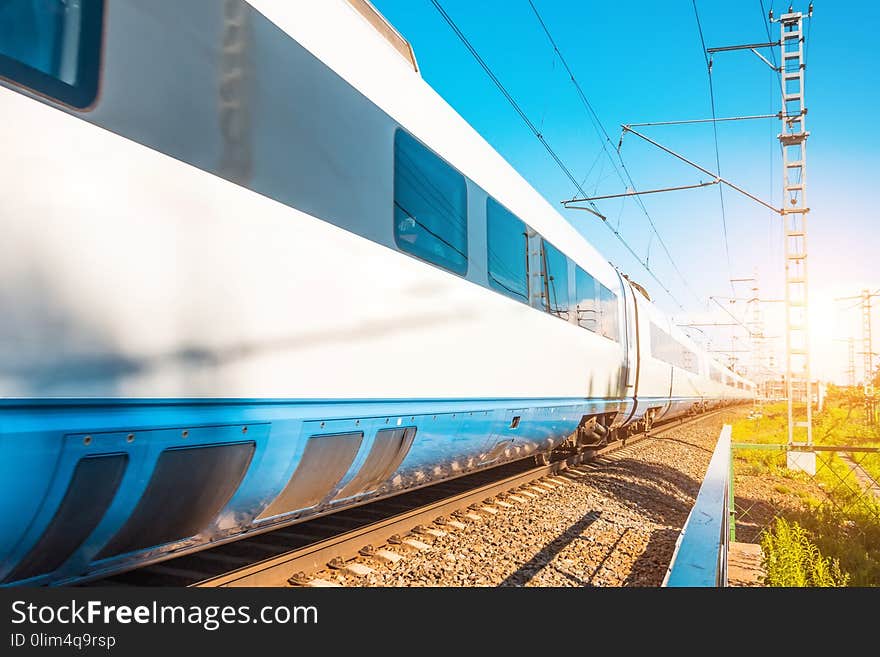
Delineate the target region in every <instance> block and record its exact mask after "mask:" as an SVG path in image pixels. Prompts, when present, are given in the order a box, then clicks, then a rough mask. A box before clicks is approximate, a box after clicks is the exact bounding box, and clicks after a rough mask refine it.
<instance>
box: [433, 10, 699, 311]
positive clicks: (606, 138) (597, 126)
mask: <svg viewBox="0 0 880 657" xmlns="http://www.w3.org/2000/svg"><path fill="white" fill-rule="evenodd" d="M528 3H529V7H531V9H532V13H534V14H535V18H537V20H538V23H539V24H540V26H541V29H542V30H543V32H544V34H545V35H546V37H547V40H548V41H549V42H550V45H551V47H552V48H553V51H554V52H555V53H556V56H557V57H559V61H560V63H561V64H562V66H563V67H564V68H565V71H566V73H568V77H569V80H570V81H571V83H572V85H573V86H574V88H575V91H576V92H577V95H578V98H580V101H581V103H582V104H583V106H584V109H585V110H586V111H587V116H588V117H589V119H590V122H591V124H592V125H593V129H594V130H595V131H596V134H597V136H598V137H599V141H600V142H601V144H602V150H603V151H604V152H605V154H606V155H607V156H608V160H609V161H610V162H611V166H612V167H613V168H614V171H615V173H616V174H617V176H618V178H620V182H621V183H623V184H624V186H626V185H627V183H628V185H629V187H630V188H632V189H633V190H635V189H636V184H635V181H633V179H632V176H631V175H630V172H629V169H627V167H626V164H625V163H624V161H623V156H622V155H621V154H620V150H619V149H614V143H613V142H612V141H611V136H610V135H609V134H608V131H607V130H606V129H605V126H604V125H603V124H602V121H601V120H600V119H599V115H598V114H597V113H596V110H595V109H594V108H593V105H592V103H590V101H589V99H588V98H587V95H586V93H585V92H584V90H583V87H582V86H581V84H580V83H579V82H578V80H577V77H575V74H574V71H572V69H571V67H570V66H569V65H568V61H567V60H566V59H565V56H564V55H563V54H562V51H561V50H559V46H558V45H556V40H555V39H554V38H553V35H552V34H551V33H550V29H549V28H548V27H547V23H546V22H545V21H544V19H543V17H542V16H541V13H540V12H539V11H538V8H537V7H536V6H535V3H534V2H533V1H532V0H528ZM435 4H436V3H435ZM609 144H610V145H611V148H612V149H614V151H615V152H616V153H617V159H618V162H619V165H620V169H618V164H617V163H616V162H615V161H614V158H613V156H612V155H611V153H610V152H609V151H608V145H609ZM621 170H622V171H623V173H624V174H625V175H626V180H624V178H623V175H621V173H620V171H621ZM579 191H581V190H579ZM584 196H586V194H584ZM635 199H636V202H637V203H638V205H639V207H640V208H641V210H642V213H643V214H644V215H645V218H646V219H647V220H648V224H649V225H650V226H651V230H652V231H653V233H654V235H656V236H657V241H658V242H660V246H661V247H662V248H663V251H664V252H665V253H666V257H667V258H668V259H669V262H670V263H671V264H672V267H673V269H674V270H675V272H676V274H678V276H679V278H680V279H681V281H682V283H684V286H685V288H686V289H687V290H688V291H689V292H690V293H691V294H692V295H693V296H694V298H695V299H696V300H697V301H698V302H699V303H702V299H701V298H700V297H699V296H698V295H697V294H696V292H694V290H693V288H692V287H691V286H690V283H689V282H688V280H687V278H685V276H684V274H683V273H682V272H681V269H679V267H678V264H677V263H676V262H675V259H674V258H673V257H672V254H671V253H670V251H669V248H668V247H667V246H666V242H665V241H664V240H663V237H662V236H661V235H660V232H659V231H658V230H657V226H656V225H655V224H654V220H653V219H652V218H651V215H650V213H649V212H648V209H647V208H646V207H645V204H644V203H643V202H642V199H641V198H640V197H639V196H636V197H635ZM639 262H640V263H641V264H642V266H643V267H645V268H646V269H647V270H648V271H649V273H651V275H652V276H653V272H650V268H648V267H647V266H646V265H647V261H646V262H641V260H640V261H639ZM654 278H655V280H656V277H654ZM676 303H678V302H677V301H676ZM678 305H679V306H681V304H680V303H679V304H678Z"/></svg>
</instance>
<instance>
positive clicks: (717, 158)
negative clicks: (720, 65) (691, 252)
mask: <svg viewBox="0 0 880 657" xmlns="http://www.w3.org/2000/svg"><path fill="white" fill-rule="evenodd" d="M691 2H692V3H693V5H694V17H695V18H696V19H697V31H698V32H699V33H700V43H701V44H702V46H703V59H705V60H706V75H707V76H708V78H709V101H710V105H711V106H712V134H713V135H714V137H715V168H716V170H717V171H718V175H719V176H720V175H721V156H720V153H719V150H718V122H717V121H716V117H715V88H714V85H713V84H712V62H710V61H709V54H708V53H707V52H706V41H705V39H704V38H703V26H702V24H701V23H700V12H698V11H697V0H691ZM718 198H719V200H720V201H721V230H722V232H723V234H724V255H725V256H726V257H727V278H728V279H729V278H730V276H731V271H732V267H731V265H730V245H729V243H728V240H727V213H726V211H725V209H724V188H723V187H721V186H720V185H719V186H718ZM730 289H731V290H732V289H733V283H731V284H730Z"/></svg>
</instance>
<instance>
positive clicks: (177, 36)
mask: <svg viewBox="0 0 880 657" xmlns="http://www.w3.org/2000/svg"><path fill="white" fill-rule="evenodd" d="M0 144H2V149H0V179H2V181H3V193H2V195H0V235H2V236H0V584H2V585H12V584H64V583H70V582H75V581H78V580H82V579H84V578H94V577H99V576H102V575H105V574H109V573H113V572H118V571H121V570H125V569H130V568H133V567H135V566H137V565H140V564H144V563H148V562H154V561H159V560H163V559H167V558H169V557H171V556H174V555H179V554H182V553H186V552H190V551H194V550H199V549H202V548H205V547H207V546H210V545H214V544H217V543H220V542H224V541H230V540H235V539H237V538H240V537H242V536H246V535H249V534H253V533H255V532H261V531H266V530H268V529H271V528H274V527H278V526H282V525H285V524H290V523H294V522H298V521H301V520H303V519H306V518H309V517H313V516H316V515H320V514H326V513H331V512H333V511H335V510H337V509H340V508H343V507H348V506H352V505H356V504H361V503H363V502H365V501H368V500H372V499H376V498H381V497H387V496H391V495H395V494H397V493H400V492H402V491H405V490H410V489H413V488H415V487H419V486H425V485H428V484H431V483H434V482H437V481H439V480H443V479H448V478H452V477H456V476H458V475H461V474H464V473H468V472H473V471H475V470H478V469H481V468H487V467H491V466H495V465H498V464H500V463H503V462H506V461H511V460H515V459H521V458H525V457H537V458H539V459H540V458H543V457H545V456H546V454H548V453H549V452H550V451H551V450H553V449H555V448H558V447H559V446H560V445H561V444H568V445H573V446H575V447H577V446H581V447H582V446H583V445H585V444H588V443H591V442H596V441H599V440H605V439H607V438H608V436H609V432H618V433H619V432H623V431H627V430H630V429H631V427H635V426H644V425H645V424H648V423H650V422H652V421H656V420H659V419H662V418H665V417H673V416H676V415H682V414H686V413H692V412H695V411H698V410H702V409H705V408H708V407H711V406H715V405H718V404H721V403H728V402H732V401H736V400H743V399H747V398H750V397H751V396H752V394H753V386H752V384H751V383H750V382H749V381H746V380H744V379H743V378H741V377H739V376H737V375H736V374H735V373H733V372H731V371H729V370H727V369H726V368H724V367H722V366H721V365H719V364H718V363H717V362H715V361H713V360H712V359H711V358H710V357H709V356H708V355H707V354H706V353H704V352H703V351H701V350H700V348H699V347H698V346H697V345H696V344H694V343H692V342H691V341H690V340H688V338H687V337H686V336H685V335H683V334H682V333H681V332H680V331H678V330H677V329H676V327H675V326H673V325H671V323H670V321H669V319H667V318H666V317H664V315H663V314H662V313H661V312H660V311H659V310H658V309H657V308H656V307H655V306H654V305H653V304H652V303H651V302H650V301H649V299H648V298H647V295H646V294H644V292H643V291H642V290H641V289H640V288H639V287H638V286H637V285H635V284H633V283H631V282H630V281H629V280H628V279H627V277H625V276H623V275H622V274H621V273H620V272H619V271H618V270H616V269H615V268H614V267H613V266H612V265H610V264H609V263H608V262H607V261H606V260H605V259H604V258H603V257H602V256H601V255H600V254H599V253H598V252H597V251H596V250H595V249H594V248H593V247H592V246H590V244H588V243H587V242H586V241H585V240H584V239H583V237H582V236H581V235H580V234H579V233H578V232H577V231H576V230H575V229H574V228H572V227H571V226H570V225H569V224H568V223H567V222H566V221H565V219H563V218H562V216H560V214H559V213H558V212H557V211H556V210H555V209H554V208H553V207H552V206H551V205H550V204H549V203H548V202H547V201H546V200H545V199H544V198H542V197H541V195H540V194H538V193H537V192H536V191H535V190H534V189H533V188H532V187H531V186H530V185H529V184H528V183H527V182H526V181H525V180H524V179H523V178H522V177H521V176H520V175H518V174H517V172H516V171H515V170H514V169H513V168H512V167H511V166H510V165H509V164H508V163H507V162H506V161H505V160H504V159H503V158H502V157H501V156H500V155H499V154H498V153H497V152H496V151H495V150H493V148H492V147H491V146H489V144H488V143H487V142H486V141H484V140H483V139H482V138H481V137H480V135H479V134H477V133H476V132H475V131H474V130H473V128H471V127H470V126H469V125H468V124H467V122H465V121H464V119H462V118H461V116H459V115H458V114H457V113H456V112H455V111H454V110H453V109H452V108H451V107H450V106H449V105H448V104H447V103H446V102H444V100H443V99H442V98H441V97H440V96H438V95H437V93H436V92H435V91H434V90H433V89H431V87H429V86H428V85H427V84H426V83H425V82H424V81H423V80H422V78H421V77H420V75H419V72H418V65H417V63H416V59H415V57H414V55H413V53H412V50H411V48H410V47H409V44H408V43H407V42H406V41H405V40H404V39H403V38H402V37H401V36H400V35H399V34H398V33H397V32H396V31H395V30H394V28H393V27H392V26H391V25H389V24H388V23H387V22H386V21H385V20H384V19H383V18H382V17H381V16H380V15H379V14H378V13H377V12H376V11H375V9H374V8H373V7H372V6H371V5H370V4H369V3H368V2H366V1H365V0H325V1H322V2H313V1H311V0H294V1H281V0H249V1H248V2H243V1H242V0H223V1H218V0H187V2H178V1H177V0H7V1H6V2H3V3H0Z"/></svg>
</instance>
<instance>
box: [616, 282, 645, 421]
mask: <svg viewBox="0 0 880 657" xmlns="http://www.w3.org/2000/svg"><path fill="white" fill-rule="evenodd" d="M617 275H618V277H619V278H620V284H621V285H620V287H621V290H623V326H624V330H623V348H624V365H623V376H622V378H623V381H624V397H625V398H627V399H632V409H631V411H630V412H629V413H628V416H629V417H628V418H627V421H628V420H629V419H630V418H631V417H632V416H633V414H635V411H636V406H637V405H638V389H639V349H640V347H639V309H638V300H637V297H638V295H637V294H636V293H635V290H634V289H633V288H632V286H631V285H630V284H629V281H627V280H625V279H624V278H623V277H622V276H621V275H620V272H618V273H617Z"/></svg>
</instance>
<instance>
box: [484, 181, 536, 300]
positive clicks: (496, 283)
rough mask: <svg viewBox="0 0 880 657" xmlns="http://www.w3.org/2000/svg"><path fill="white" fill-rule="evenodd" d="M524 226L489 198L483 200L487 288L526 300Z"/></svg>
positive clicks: (526, 255) (527, 287) (526, 262)
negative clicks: (488, 286) (487, 264)
mask: <svg viewBox="0 0 880 657" xmlns="http://www.w3.org/2000/svg"><path fill="white" fill-rule="evenodd" d="M527 240H528V233H527V228H526V224H525V222H524V221H522V220H521V219H519V217H517V216H516V215H514V214H513V213H511V212H510V211H509V210H508V209H507V208H505V207H504V206H503V205H501V204H500V203H499V202H498V201H496V200H495V199H494V198H492V197H491V196H490V197H489V198H488V199H487V200H486V243H487V244H488V249H489V284H490V285H491V286H492V287H493V288H495V289H496V290H498V291H500V292H503V293H504V294H506V295H508V296H511V297H513V298H514V299H519V300H520V301H528V300H529V276H528V255H529V252H528V241H527Z"/></svg>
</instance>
